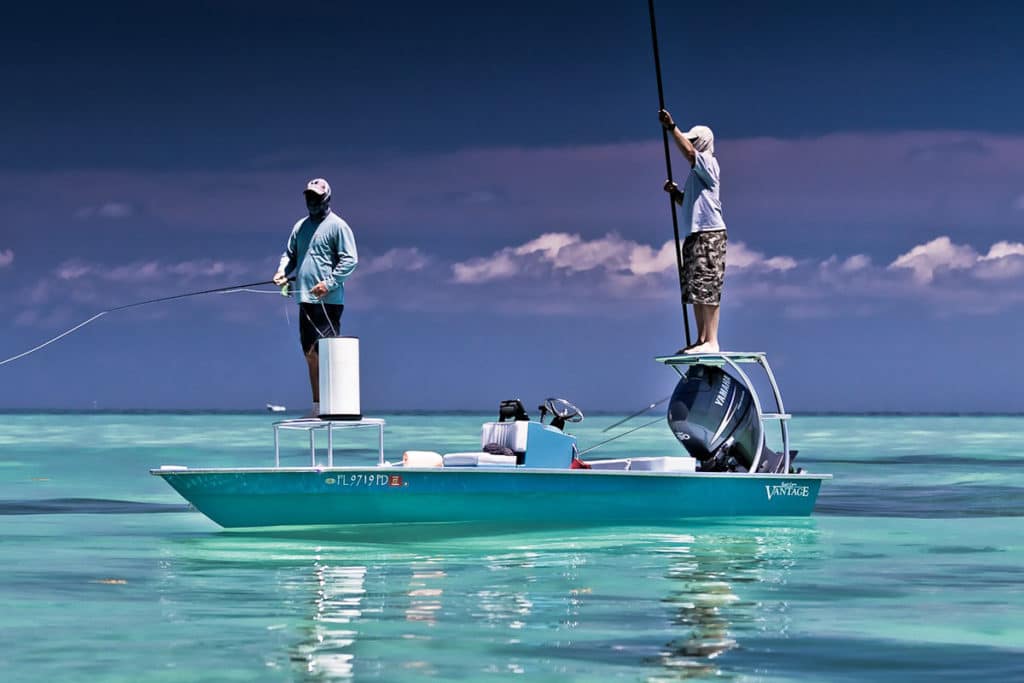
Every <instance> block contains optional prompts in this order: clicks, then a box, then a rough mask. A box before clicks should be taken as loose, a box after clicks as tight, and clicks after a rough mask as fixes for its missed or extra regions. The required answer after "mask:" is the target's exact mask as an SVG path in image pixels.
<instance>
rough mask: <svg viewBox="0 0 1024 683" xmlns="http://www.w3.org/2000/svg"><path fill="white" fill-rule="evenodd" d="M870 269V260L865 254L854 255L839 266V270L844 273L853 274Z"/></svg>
mask: <svg viewBox="0 0 1024 683" xmlns="http://www.w3.org/2000/svg"><path fill="white" fill-rule="evenodd" d="M870 267H871V258H870V257H869V256H867V255H865V254H854V255H853V256H850V257H849V258H847V259H846V260H845V261H843V262H842V263H841V264H840V265H839V270H841V271H843V272H844V273H855V272H857V271H858V270H864V269H865V268H870Z"/></svg>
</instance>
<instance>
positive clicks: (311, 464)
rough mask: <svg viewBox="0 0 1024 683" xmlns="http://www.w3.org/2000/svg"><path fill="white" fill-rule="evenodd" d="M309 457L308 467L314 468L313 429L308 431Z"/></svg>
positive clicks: (314, 433)
mask: <svg viewBox="0 0 1024 683" xmlns="http://www.w3.org/2000/svg"><path fill="white" fill-rule="evenodd" d="M309 457H310V464H309V466H310V467H316V431H315V430H313V429H310V430H309Z"/></svg>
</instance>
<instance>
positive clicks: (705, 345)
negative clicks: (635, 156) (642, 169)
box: [658, 109, 727, 353]
mask: <svg viewBox="0 0 1024 683" xmlns="http://www.w3.org/2000/svg"><path fill="white" fill-rule="evenodd" d="M658 119H659V120H660V121H661V125H662V126H664V128H665V130H667V131H668V132H669V133H671V134H672V137H673V138H675V141H676V144H677V145H678V146H679V149H680V150H681V151H682V153H683V156H685V157H686V160H687V161H689V162H690V173H689V175H687V176H686V183H685V184H684V185H683V190H682V191H680V190H679V187H678V186H677V185H676V184H675V183H673V182H671V181H666V182H665V191H666V192H669V193H670V194H671V195H672V197H673V199H674V200H675V201H676V202H677V203H678V204H680V205H682V220H681V224H682V226H683V227H684V228H685V227H688V228H689V231H690V234H689V235H687V237H686V239H685V240H684V241H683V246H682V252H683V254H682V256H683V259H682V260H683V272H682V277H683V285H684V292H683V295H684V301H685V303H688V304H693V313H694V317H695V318H696V319H697V342H696V343H695V344H693V345H692V346H688V347H686V348H683V349H680V350H679V352H680V353H717V352H718V351H719V346H718V314H719V304H720V303H721V300H722V283H723V281H724V280H725V247H726V239H727V236H726V231H725V220H724V219H723V218H722V202H721V200H720V199H719V192H718V189H719V184H720V183H719V169H718V160H717V159H715V135H714V133H712V132H711V129H710V128H708V127H707V126H694V127H693V128H691V129H690V130H688V131H687V132H685V133H684V132H683V131H682V130H680V129H679V127H678V126H676V122H675V121H674V120H673V119H672V115H671V114H670V113H668V111H666V110H664V109H662V110H661V111H659V112H658ZM667 153H668V152H667V151H666V154H667Z"/></svg>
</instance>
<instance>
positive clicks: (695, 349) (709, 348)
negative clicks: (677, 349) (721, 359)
mask: <svg viewBox="0 0 1024 683" xmlns="http://www.w3.org/2000/svg"><path fill="white" fill-rule="evenodd" d="M683 353H685V354H697V353H718V344H716V343H715V342H704V343H703V344H697V345H696V346H691V347H690V348H688V349H684V350H683Z"/></svg>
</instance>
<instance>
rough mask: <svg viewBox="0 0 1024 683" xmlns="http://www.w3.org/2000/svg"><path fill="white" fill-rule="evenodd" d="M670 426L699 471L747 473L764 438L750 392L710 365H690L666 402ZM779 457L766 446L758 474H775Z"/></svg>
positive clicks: (735, 380) (737, 381)
mask: <svg viewBox="0 0 1024 683" xmlns="http://www.w3.org/2000/svg"><path fill="white" fill-rule="evenodd" d="M668 426H669V428H670V429H671V430H672V433H673V434H675V435H676V438H677V439H679V441H680V443H682V444H683V446H684V447H685V448H686V450H687V452H688V453H689V454H690V455H691V456H693V457H694V458H696V459H697V460H698V461H699V463H700V466H699V469H700V471H702V472H749V471H750V468H751V466H752V465H753V464H754V458H755V457H756V456H757V446H758V444H762V443H763V441H764V428H763V426H762V424H761V417H760V415H758V414H757V406H756V405H755V404H754V398H753V396H752V395H751V393H750V390H749V389H747V387H745V386H744V385H743V383H742V382H741V381H740V380H738V379H737V378H735V377H733V376H732V375H730V374H729V373H727V372H725V371H724V370H723V369H722V368H720V367H717V366H714V365H700V364H695V365H691V366H690V367H689V369H688V370H687V372H686V375H685V376H683V377H682V378H681V379H680V380H679V384H677V385H676V388H675V391H674V392H672V398H671V399H670V401H669V404H668ZM782 466H783V465H782V457H781V456H780V455H779V454H778V453H774V452H773V451H771V450H769V449H768V448H767V447H764V448H763V449H762V451H761V461H760V463H759V464H758V468H757V470H758V471H759V472H775V471H777V469H778V468H780V467H782Z"/></svg>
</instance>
